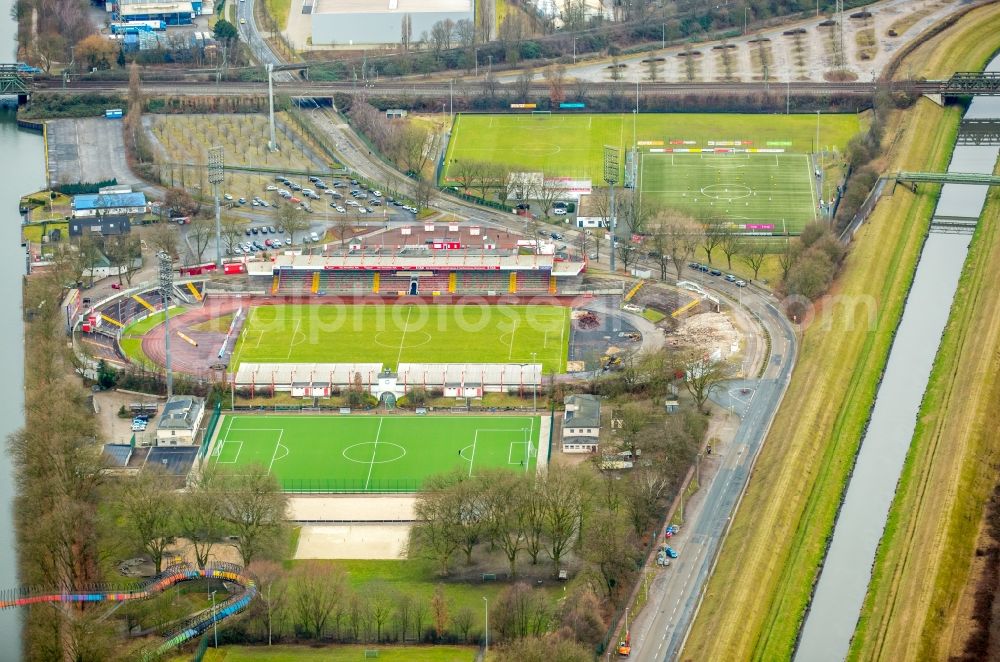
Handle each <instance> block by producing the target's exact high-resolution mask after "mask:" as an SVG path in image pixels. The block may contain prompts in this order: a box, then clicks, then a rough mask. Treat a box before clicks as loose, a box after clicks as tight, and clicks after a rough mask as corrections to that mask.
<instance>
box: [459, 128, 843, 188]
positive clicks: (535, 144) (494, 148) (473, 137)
mask: <svg viewBox="0 0 1000 662" xmlns="http://www.w3.org/2000/svg"><path fill="white" fill-rule="evenodd" d="M632 120H633V116H632V114H631V113H629V114H621V115H560V114H553V115H547V116H532V115H465V114H461V115H459V116H458V117H457V118H456V119H455V125H454V127H453V129H452V137H451V141H450V142H449V143H448V153H447V156H446V159H445V169H444V171H443V174H442V177H443V179H445V180H449V181H451V182H452V183H454V173H453V172H452V171H451V169H452V167H453V163H454V162H455V161H490V162H495V163H504V164H507V165H510V166H513V167H515V168H517V169H519V170H527V171H539V170H540V171H542V172H544V173H545V174H546V175H547V176H550V177H553V176H559V177H580V178H586V177H589V178H591V179H593V180H594V184H595V185H598V184H600V183H601V182H603V180H602V178H601V173H602V172H603V159H604V146H605V145H613V146H617V147H620V148H621V149H622V150H623V153H622V156H621V161H622V164H623V165H624V161H625V156H624V150H625V149H627V148H630V147H631V146H632V144H633V138H632V135H633V131H632ZM859 129H860V123H859V120H858V116H857V115H854V114H843V115H821V116H820V118H819V144H820V145H823V146H824V147H826V148H827V149H828V150H836V151H843V149H844V146H845V145H846V144H847V141H848V140H850V139H851V137H852V136H854V135H855V134H856V133H858V131H859ZM635 139H636V140H640V141H646V140H661V141H663V142H664V143H666V144H667V146H669V143H670V141H671V140H686V141H694V142H696V143H697V144H696V145H690V146H689V147H707V146H708V145H707V144H708V141H722V140H740V141H744V142H745V141H751V142H752V143H753V145H752V146H753V147H766V146H767V143H768V142H781V143H790V144H787V145H782V146H781V147H782V148H784V149H785V150H786V151H787V152H788V153H791V154H809V153H812V152H814V151H815V148H814V145H815V143H816V115H815V114H801V115H737V114H726V113H720V114H708V113H701V114H666V113H662V114H640V115H638V116H637V117H636V118H635ZM645 149H648V148H645Z"/></svg>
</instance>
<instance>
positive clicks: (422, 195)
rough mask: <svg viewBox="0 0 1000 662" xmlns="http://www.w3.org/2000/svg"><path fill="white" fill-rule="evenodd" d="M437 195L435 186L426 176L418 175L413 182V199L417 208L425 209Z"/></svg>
mask: <svg viewBox="0 0 1000 662" xmlns="http://www.w3.org/2000/svg"><path fill="white" fill-rule="evenodd" d="M436 196H437V187H436V186H434V182H432V181H431V180H430V179H428V178H426V177H420V178H418V179H417V181H416V182H415V183H414V184H413V201H414V203H416V206H417V208H418V209H427V208H429V207H430V206H431V203H432V202H434V198H435V197H436Z"/></svg>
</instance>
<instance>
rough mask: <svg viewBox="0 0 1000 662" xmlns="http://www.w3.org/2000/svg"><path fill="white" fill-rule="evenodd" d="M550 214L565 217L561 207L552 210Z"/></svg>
mask: <svg viewBox="0 0 1000 662" xmlns="http://www.w3.org/2000/svg"><path fill="white" fill-rule="evenodd" d="M552 214H553V215H555V216H565V215H566V210H565V209H563V208H562V207H556V208H555V209H553V210H552Z"/></svg>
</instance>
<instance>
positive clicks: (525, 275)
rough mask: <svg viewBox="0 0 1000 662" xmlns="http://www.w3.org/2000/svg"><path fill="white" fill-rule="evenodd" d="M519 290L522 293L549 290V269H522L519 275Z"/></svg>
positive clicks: (538, 292) (540, 292) (539, 292)
mask: <svg viewBox="0 0 1000 662" xmlns="http://www.w3.org/2000/svg"><path fill="white" fill-rule="evenodd" d="M517 291H518V293H520V294H531V293H536V294H543V293H546V292H548V291H549V272H548V271H522V272H519V273H518V275H517Z"/></svg>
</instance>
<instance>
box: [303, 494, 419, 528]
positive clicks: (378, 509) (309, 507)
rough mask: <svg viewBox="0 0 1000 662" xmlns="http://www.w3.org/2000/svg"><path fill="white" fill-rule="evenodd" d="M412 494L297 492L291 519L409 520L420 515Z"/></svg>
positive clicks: (328, 520)
mask: <svg viewBox="0 0 1000 662" xmlns="http://www.w3.org/2000/svg"><path fill="white" fill-rule="evenodd" d="M415 503H416V498H415V497H412V496H389V495H385V496H383V495H372V496H295V497H291V498H290V499H289V500H288V519H290V520H295V521H297V522H316V523H319V522H322V523H331V524H332V523H340V522H384V521H394V522H399V521H403V522H408V521H412V520H414V519H415V518H416V515H414V512H413V507H414V504H415Z"/></svg>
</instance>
